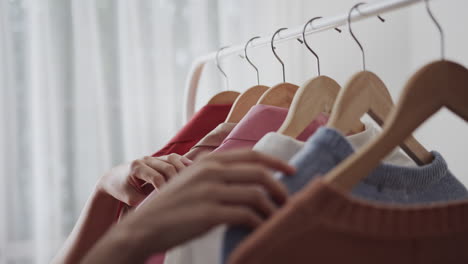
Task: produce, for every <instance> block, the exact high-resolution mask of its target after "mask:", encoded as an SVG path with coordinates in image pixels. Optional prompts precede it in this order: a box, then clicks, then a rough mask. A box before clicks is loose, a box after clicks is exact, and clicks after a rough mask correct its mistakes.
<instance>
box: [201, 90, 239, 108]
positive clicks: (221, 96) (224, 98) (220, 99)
mask: <svg viewBox="0 0 468 264" xmlns="http://www.w3.org/2000/svg"><path fill="white" fill-rule="evenodd" d="M239 95H240V93H239V92H236V91H223V92H220V93H218V94H216V95H214V96H213V97H211V99H210V100H208V103H207V104H208V105H213V104H234V102H235V101H236V99H237V98H238V97H239Z"/></svg>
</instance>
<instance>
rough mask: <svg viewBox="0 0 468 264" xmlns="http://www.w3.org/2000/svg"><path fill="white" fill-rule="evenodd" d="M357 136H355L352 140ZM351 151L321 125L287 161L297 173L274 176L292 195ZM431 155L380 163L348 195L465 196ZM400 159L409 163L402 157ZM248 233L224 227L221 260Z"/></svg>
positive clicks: (410, 199) (413, 199)
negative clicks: (424, 159) (420, 161)
mask: <svg viewBox="0 0 468 264" xmlns="http://www.w3.org/2000/svg"><path fill="white" fill-rule="evenodd" d="M354 139H356V137H354ZM361 139H363V138H362V137H359V135H358V140H356V143H359V141H361ZM364 141H365V140H362V142H364ZM353 153H354V149H353V146H352V145H351V144H350V143H349V142H348V141H347V139H346V138H345V137H344V136H343V135H341V134H340V133H339V132H338V131H336V130H334V129H330V128H325V127H322V128H320V129H319V130H318V131H317V132H316V133H315V134H314V135H313V136H312V137H311V138H310V139H309V140H308V141H307V142H306V144H305V145H304V148H303V149H301V151H299V152H298V153H297V154H296V155H295V156H294V157H293V158H292V159H291V160H290V164H291V165H293V166H294V167H296V168H297V173H296V174H295V175H293V176H286V175H283V174H281V173H278V174H277V175H276V177H278V178H279V179H280V181H281V182H283V183H284V184H285V186H286V187H287V188H288V190H289V193H290V194H291V195H293V194H294V193H296V192H297V191H299V190H300V189H301V188H303V187H304V186H306V185H307V183H308V182H309V181H310V180H311V179H313V178H315V177H317V176H320V175H324V174H326V173H327V172H328V171H330V170H331V169H333V168H334V167H335V166H336V165H338V164H339V163H341V162H342V161H343V160H344V159H346V158H347V157H348V156H349V155H351V154H353ZM432 154H433V156H434V160H433V161H432V162H431V163H430V164H427V165H424V166H421V167H414V166H412V167H408V166H406V167H405V166H398V165H392V164H388V163H382V164H380V165H379V166H378V167H377V168H376V169H374V170H373V171H372V172H371V173H370V174H369V175H368V176H367V177H366V178H365V179H364V180H363V181H361V182H360V183H359V184H358V185H357V186H356V187H355V188H354V189H353V191H352V194H353V195H354V196H356V197H360V198H362V199H366V200H371V201H380V202H387V203H397V204H416V203H432V202H441V201H453V200H460V199H465V198H466V197H468V192H467V190H466V188H465V187H464V186H463V184H461V183H460V182H459V181H458V180H457V179H456V178H455V177H454V176H453V175H452V174H451V173H450V171H449V170H448V168H447V164H446V162H445V160H444V159H443V158H442V156H441V155H440V154H439V153H437V152H432ZM395 155H396V153H394V154H393V156H395ZM391 156H392V155H390V157H391ZM400 157H401V156H400ZM395 160H400V158H396V159H395ZM401 161H402V162H403V163H405V164H411V163H409V162H406V161H405V160H404V159H403V157H401ZM250 233H251V229H249V228H247V227H243V226H234V227H230V228H229V229H228V230H227V232H226V235H225V238H224V243H223V253H222V254H223V261H224V262H225V261H226V259H227V258H228V257H229V255H230V253H231V252H232V251H233V250H234V249H235V248H236V247H237V246H238V245H239V244H240V243H241V242H242V241H243V240H244V239H245V238H246V237H247V236H248V235H249V234H250Z"/></svg>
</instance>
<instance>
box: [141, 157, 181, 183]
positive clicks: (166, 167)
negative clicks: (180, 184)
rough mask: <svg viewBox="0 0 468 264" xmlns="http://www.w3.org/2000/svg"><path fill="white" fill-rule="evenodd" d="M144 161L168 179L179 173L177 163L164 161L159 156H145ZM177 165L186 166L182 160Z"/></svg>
mask: <svg viewBox="0 0 468 264" xmlns="http://www.w3.org/2000/svg"><path fill="white" fill-rule="evenodd" d="M143 161H144V163H145V165H147V166H148V167H150V168H151V169H153V170H154V171H156V172H157V173H159V174H161V175H163V176H164V178H165V179H166V180H169V179H171V178H173V177H175V176H176V175H177V168H176V165H174V164H171V163H169V162H166V161H163V160H161V159H158V158H154V157H144V158H143ZM179 163H180V164H178V165H177V166H183V167H185V166H184V165H183V164H182V162H180V160H179Z"/></svg>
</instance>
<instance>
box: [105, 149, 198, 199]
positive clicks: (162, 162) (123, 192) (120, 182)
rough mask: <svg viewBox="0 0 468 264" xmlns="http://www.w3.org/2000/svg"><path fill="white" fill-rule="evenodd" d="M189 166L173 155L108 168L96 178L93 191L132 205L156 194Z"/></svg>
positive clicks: (189, 162)
mask: <svg viewBox="0 0 468 264" xmlns="http://www.w3.org/2000/svg"><path fill="white" fill-rule="evenodd" d="M191 163H192V161H191V160H189V159H187V158H185V157H183V156H180V155H177V154H170V155H167V156H161V157H144V158H142V159H137V160H134V161H133V162H131V163H130V164H122V165H119V166H116V167H114V168H112V169H111V170H110V171H109V172H107V173H106V174H104V175H103V176H102V177H101V178H100V179H99V181H98V184H97V189H98V191H100V192H104V193H106V194H108V195H111V196H112V197H114V198H115V199H117V200H119V201H121V202H124V203H126V204H128V205H130V206H136V205H138V204H140V203H141V202H142V201H143V200H144V199H145V198H146V196H147V195H148V194H149V193H150V192H151V191H152V190H156V191H158V190H159V189H160V188H161V187H162V186H163V185H164V184H166V183H167V182H168V181H169V180H171V179H172V178H174V177H175V176H176V175H177V174H179V173H180V172H181V171H182V170H183V169H184V168H185V167H187V166H188V165H190V164H191Z"/></svg>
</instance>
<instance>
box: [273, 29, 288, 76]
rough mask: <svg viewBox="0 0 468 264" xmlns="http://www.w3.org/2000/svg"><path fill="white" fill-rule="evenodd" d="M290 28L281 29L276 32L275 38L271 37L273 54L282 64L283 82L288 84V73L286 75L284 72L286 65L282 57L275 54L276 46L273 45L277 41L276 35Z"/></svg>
mask: <svg viewBox="0 0 468 264" xmlns="http://www.w3.org/2000/svg"><path fill="white" fill-rule="evenodd" d="M286 29H288V28H280V29H278V30H276V32H275V33H274V34H273V36H272V37H271V51H273V54H274V55H275V57H276V59H277V60H278V61H279V62H280V63H281V68H282V69H283V82H286V73H285V70H284V63H283V61H282V60H281V59H280V57H279V56H278V54H276V52H275V49H276V48H275V46H274V45H273V42H274V41H275V37H276V35H278V34H279V33H280V32H281V31H283V30H286Z"/></svg>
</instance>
